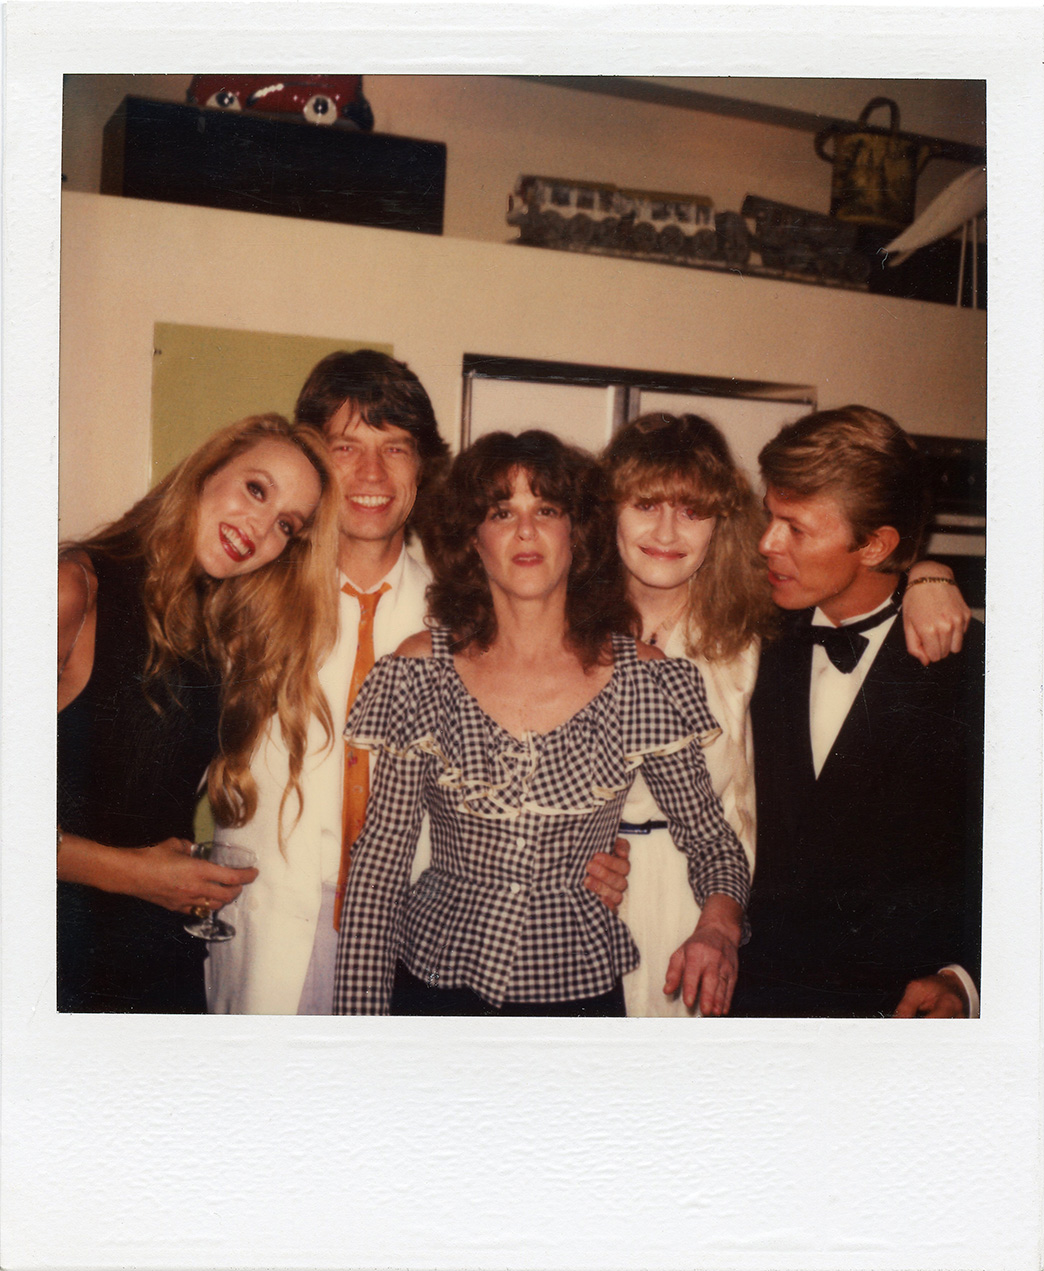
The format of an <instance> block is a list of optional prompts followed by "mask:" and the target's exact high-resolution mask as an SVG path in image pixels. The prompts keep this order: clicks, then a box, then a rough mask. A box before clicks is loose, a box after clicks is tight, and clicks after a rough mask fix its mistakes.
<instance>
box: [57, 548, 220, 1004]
mask: <svg viewBox="0 0 1044 1271" xmlns="http://www.w3.org/2000/svg"><path fill="white" fill-rule="evenodd" d="M90 556H91V563H92V564H93V566H94V569H95V572H96V574H97V577H98V592H97V626H96V634H95V642H94V665H93V668H92V670H91V676H90V679H89V680H88V682H87V684H86V685H85V687H84V689H83V691H82V692H81V693H80V695H79V696H78V697H77V698H76V699H75V700H74V701H72V702H70V704H69V705H68V706H67V707H66V708H65V710H63V711H62V712H61V713H60V714H59V716H58V824H59V825H60V826H61V827H62V829H63V831H65V832H66V833H70V834H80V835H83V836H84V837H85V838H89V839H93V840H95V841H96V842H99V843H106V844H109V845H111V846H113V847H143V846H145V845H146V844H149V843H157V842H159V841H161V840H162V839H165V838H170V837H172V836H176V837H178V838H187V839H190V838H192V826H193V819H194V813H195V807H196V803H197V801H198V799H199V794H198V789H199V784H200V781H201V780H202V777H203V774H204V773H205V771H206V768H207V765H208V764H209V763H210V761H211V759H212V758H213V757H214V755H215V753H216V752H217V748H218V719H219V714H220V683H221V681H220V675H219V674H218V673H217V671H216V670H215V669H213V668H211V667H208V666H207V665H205V664H204V663H203V662H196V661H181V662H179V663H177V664H176V665H175V666H174V667H173V668H172V669H171V670H170V671H169V672H168V673H167V674H166V675H165V676H164V677H162V678H157V679H152V680H151V681H149V682H148V683H147V684H146V683H145V682H144V670H145V660H146V657H147V654H148V633H147V630H146V626H145V609H144V603H143V595H142V588H143V582H144V570H143V565H142V562H140V561H137V560H132V561H126V560H116V559H114V558H112V557H110V556H107V555H104V554H102V553H100V552H92V553H90ZM157 707H158V708H159V709H158V710H157V709H156V708H157ZM184 922H185V917H184V916H183V915H182V914H177V913H173V912H172V911H170V910H168V909H164V908H162V906H160V905H154V904H151V903H149V902H148V901H144V900H138V899H136V898H135V897H133V896H125V895H119V894H115V893H110V892H104V891H99V890H97V889H96V888H93V887H85V886H81V885H79V884H76V883H59V884H58V1009H59V1010H63V1011H123V1012H128V1011H129V1012H151V1013H160V1012H179V1013H184V1012H202V1011H205V1010H206V1001H205V997H204V992H203V959H204V957H205V955H206V944H205V942H204V941H202V940H199V939H197V938H196V937H194V936H190V935H188V934H187V933H186V932H185V931H183V930H182V924H183V923H184Z"/></svg>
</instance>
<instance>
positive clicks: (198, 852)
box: [185, 843, 257, 940]
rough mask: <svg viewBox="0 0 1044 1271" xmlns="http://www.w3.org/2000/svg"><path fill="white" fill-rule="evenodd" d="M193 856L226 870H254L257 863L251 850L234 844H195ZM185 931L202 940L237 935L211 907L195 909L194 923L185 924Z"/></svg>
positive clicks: (226, 938) (222, 938)
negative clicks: (222, 866) (221, 866)
mask: <svg viewBox="0 0 1044 1271" xmlns="http://www.w3.org/2000/svg"><path fill="white" fill-rule="evenodd" d="M192 855H193V856H200V857H202V858H203V860H206V861H210V863H211V864H212V865H224V866H225V868H226V869H253V867H254V865H255V864H256V863H257V857H256V856H255V855H254V853H253V852H252V851H251V850H250V848H248V847H237V846H236V845H235V844H234V843H193V844H192ZM185 930H186V931H187V932H188V933H189V935H190V936H198V937H199V938H200V940H231V939H232V937H233V936H234V935H235V934H236V929H235V927H233V926H232V924H231V923H230V922H225V920H224V919H223V918H219V917H218V916H217V914H216V913H215V912H214V911H213V910H212V909H211V908H210V906H209V905H198V906H197V907H196V908H195V909H193V911H192V921H191V922H186V923H185Z"/></svg>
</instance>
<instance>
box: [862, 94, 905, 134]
mask: <svg viewBox="0 0 1044 1271" xmlns="http://www.w3.org/2000/svg"><path fill="white" fill-rule="evenodd" d="M879 106H887V107H888V109H889V110H890V111H891V115H892V118H891V122H890V125H889V127H890V131H891V132H892V133H897V132H898V131H899V106H898V104H897V103H896V102H894V101H892V99H891V97H871V99H870V100H869V101H868V102H867V103H866V105H865V106H864V107H863V113H862V114H861V115H860V116H859V121H858V122H859V123H861V124H865V123H866V122H867V120H868V119H869V117H870V114H871V112H873V111H875V110H877V109H878V107H879Z"/></svg>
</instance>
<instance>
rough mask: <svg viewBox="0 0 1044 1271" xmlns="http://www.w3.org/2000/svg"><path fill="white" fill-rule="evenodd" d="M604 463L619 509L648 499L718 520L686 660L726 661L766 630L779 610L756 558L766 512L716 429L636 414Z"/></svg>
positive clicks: (694, 420)
mask: <svg viewBox="0 0 1044 1271" xmlns="http://www.w3.org/2000/svg"><path fill="white" fill-rule="evenodd" d="M602 463H603V465H604V467H605V470H606V474H607V476H608V478H609V486H610V490H611V492H612V498H613V501H614V502H615V503H616V505H617V507H620V506H622V505H623V504H625V503H632V502H634V501H636V500H638V499H648V500H649V501H650V502H653V503H661V502H663V503H674V504H679V505H683V506H685V507H690V508H692V509H693V510H694V511H695V512H696V513H697V515H698V516H701V517H709V516H715V517H717V518H718V523H717V525H716V526H715V528H714V534H713V535H712V537H711V541H710V546H709V547H708V549H707V555H706V557H705V559H704V562H703V564H702V565H701V566H700V568H699V570H698V571H697V572H696V573H695V574H693V576H692V578H691V579H690V580H689V602H688V607H687V609H686V613H685V646H686V647H685V651H686V653H687V654H688V655H689V657H696V656H701V657H704V658H706V659H708V661H726V660H727V659H729V658H732V657H735V656H736V655H737V654H738V653H740V651H741V650H743V649H744V648H746V647H747V645H748V644H750V643H751V641H752V640H755V639H758V638H763V637H765V636H767V635H770V634H771V633H772V631H773V630H774V627H775V622H776V609H775V606H774V605H773V603H772V596H771V593H770V591H769V587H768V578H767V575H766V572H765V566H764V563H763V562H762V560H761V557H760V556H759V555H758V540H759V538H760V536H761V532H762V529H763V526H764V514H763V512H762V510H761V508H760V507H759V505H758V503H757V500H756V499H755V498H754V495H753V493H752V491H751V488H750V485H749V483H748V482H747V479H746V477H745V476H744V475H743V473H742V472H741V471H740V470H739V468H737V466H736V464H735V462H734V460H733V458H732V455H731V453H730V451H729V447H728V443H727V442H726V440H725V438H724V437H723V436H722V435H721V433H720V432H719V431H718V429H717V428H715V426H714V425H713V424H712V423H710V422H709V421H708V420H706V419H702V418H701V417H700V416H699V415H680V416H679V415H666V414H661V413H660V412H655V413H653V414H649V415H640V416H639V417H638V418H637V419H634V420H632V421H631V422H630V423H629V424H625V425H624V427H623V428H621V429H620V431H619V432H618V433H617V434H616V435H615V436H614V437H613V439H612V441H611V442H610V443H609V445H608V446H607V447H606V450H605V453H604V454H603V456H602Z"/></svg>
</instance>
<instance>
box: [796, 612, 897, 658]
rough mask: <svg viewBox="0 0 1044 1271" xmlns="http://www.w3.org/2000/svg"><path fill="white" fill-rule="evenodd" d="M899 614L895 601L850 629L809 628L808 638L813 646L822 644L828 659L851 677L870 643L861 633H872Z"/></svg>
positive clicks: (855, 623) (849, 627) (854, 624)
mask: <svg viewBox="0 0 1044 1271" xmlns="http://www.w3.org/2000/svg"><path fill="white" fill-rule="evenodd" d="M898 612H899V601H897V600H893V601H892V603H891V604H890V605H888V606H886V607H885V608H884V609H882V610H881V611H880V613H872V614H871V615H870V617H869V618H864V619H863V620H862V622H853V623H852V624H851V626H848V627H809V628H808V638H809V640H811V641H812V643H813V644H821V645H822V646H823V648H824V649H826V654H827V657H828V658H829V659H830V661H831V662H833V664H834V665H835V666H836V667H837V669H838V670H839V671H843V672H844V673H845V675H850V674H851V673H852V672H853V671H854V670H855V669H856V667H857V666H858V665H859V659H860V658H861V657H862V656H863V653H864V652H865V651H866V646H867V645H868V644H869V643H870V641H869V640H868V639H867V638H866V636H865V635H861V634H860V633H861V632H863V631H872V630H873V628H874V627H879V626H880V625H881V623H882V622H887V621H888V619H889V618H892V617H894V616H895V615H896V614H897V613H898Z"/></svg>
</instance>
